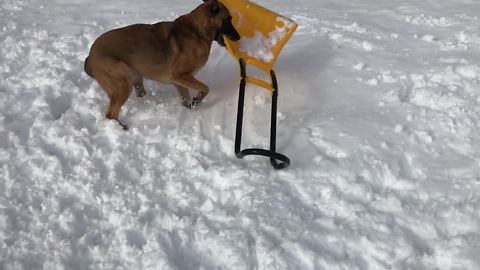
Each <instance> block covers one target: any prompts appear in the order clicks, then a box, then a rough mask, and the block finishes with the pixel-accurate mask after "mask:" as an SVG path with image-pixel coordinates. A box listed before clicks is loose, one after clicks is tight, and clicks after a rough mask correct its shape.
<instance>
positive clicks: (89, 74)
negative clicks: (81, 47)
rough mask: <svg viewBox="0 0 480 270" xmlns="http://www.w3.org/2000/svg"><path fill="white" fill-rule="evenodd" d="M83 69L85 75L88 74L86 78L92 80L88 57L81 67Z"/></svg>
mask: <svg viewBox="0 0 480 270" xmlns="http://www.w3.org/2000/svg"><path fill="white" fill-rule="evenodd" d="M83 69H84V70H85V73H87V74H88V76H90V77H92V78H93V73H92V68H91V67H90V65H89V63H88V57H87V58H85V64H84V65H83Z"/></svg>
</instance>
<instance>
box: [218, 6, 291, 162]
mask: <svg viewBox="0 0 480 270" xmlns="http://www.w3.org/2000/svg"><path fill="white" fill-rule="evenodd" d="M220 2H222V3H223V4H224V5H225V6H226V7H227V8H228V10H229V11H230V14H231V15H232V23H233V25H234V26H235V29H236V30H237V31H238V32H239V33H240V36H241V37H242V38H241V39H240V40H239V41H236V42H233V41H231V40H229V39H227V38H226V39H224V40H225V44H226V47H227V50H228V51H229V52H230V54H231V55H232V56H233V57H234V58H235V59H236V60H237V61H238V62H239V64H240V93H239V96H238V113H237V129H236V133H235V155H236V156H237V158H243V157H244V156H248V155H260V156H266V157H269V158H270V163H271V164H272V166H273V167H274V168H275V169H283V168H286V167H288V166H289V165H290V159H289V158H288V157H286V156H285V155H282V154H280V153H277V152H276V136H277V99H278V83H277V78H276V76H275V72H274V71H273V65H274V64H275V61H276V60H277V58H278V56H279V54H280V52H281V51H282V49H283V47H284V46H285V44H286V43H287V41H288V40H289V39H290V37H291V36H292V34H293V32H295V30H296V28H297V26H298V25H297V24H296V23H295V22H294V21H292V20H290V19H288V18H285V17H283V16H281V15H279V14H277V13H275V12H273V11H271V10H268V9H266V8H264V7H262V6H259V5H257V4H255V3H253V2H250V1H248V0H220ZM247 65H251V66H254V67H256V68H258V69H260V70H261V71H264V72H265V73H266V74H267V75H269V77H270V82H267V81H264V80H262V79H259V78H256V77H252V76H248V75H247V69H246V67H247ZM247 83H252V84H255V85H257V86H260V87H262V88H264V89H266V90H268V91H270V93H271V94H272V110H271V127H270V149H269V150H266V149H260V148H247V149H244V150H241V144H242V125H243V108H244V99H245V86H246V84H247Z"/></svg>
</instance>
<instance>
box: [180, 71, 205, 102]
mask: <svg viewBox="0 0 480 270" xmlns="http://www.w3.org/2000/svg"><path fill="white" fill-rule="evenodd" d="M173 79H174V81H175V84H179V85H181V86H183V87H186V88H190V89H194V90H197V91H199V93H198V95H197V96H195V97H194V98H193V100H192V104H191V107H196V106H197V105H198V104H200V102H202V100H203V99H204V98H205V97H206V96H207V95H208V92H209V89H208V86H207V85H205V84H204V83H202V82H201V81H199V80H197V79H195V78H194V77H193V76H192V75H191V74H181V75H177V76H174V78H173Z"/></svg>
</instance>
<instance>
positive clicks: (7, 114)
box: [0, 0, 480, 270]
mask: <svg viewBox="0 0 480 270" xmlns="http://www.w3.org/2000/svg"><path fill="white" fill-rule="evenodd" d="M199 2H200V1H199ZM199 2H198V3H197V2H195V1H186V0H179V1H176V2H175V4H170V2H165V1H156V2H155V1H153V2H152V1H145V0H138V1H136V2H135V3H134V4H132V2H131V1H128V2H127V1H126V0H117V1H112V0H105V1H93V0H74V1H59V0H44V1H40V2H39V1H33V0H16V1H13V0H5V1H3V2H1V3H0V6H1V8H0V45H1V46H0V78H1V80H0V179H1V181H0V269H6V270H11V269H267V270H271V269H468V270H475V269H480V259H479V258H478V254H480V217H479V210H478V209H480V170H479V167H480V154H479V153H480V151H479V150H480V147H479V146H480V144H479V140H480V133H479V130H480V90H479V89H480V80H479V77H478V76H479V74H480V17H479V15H478V10H479V7H480V6H479V4H478V3H477V2H476V1H471V0H457V1H454V2H452V1H447V0H437V1H423V2H422V1H412V0H403V1H387V0H381V1H373V0H365V1H331V0H325V1H317V0H302V1H293V2H292V1H273V0H258V1H257V2H258V3H259V4H261V5H264V6H266V7H268V8H270V9H273V10H275V11H277V12H279V13H281V14H283V15H285V16H286V17H288V18H292V19H293V20H295V21H296V22H297V23H298V24H299V27H298V29H297V32H296V33H295V34H294V36H293V37H292V39H291V41H290V42H289V43H288V44H287V45H286V46H285V48H284V50H283V52H282V54H281V55H280V57H279V59H278V61H277V63H276V67H275V68H276V73H277V76H278V79H279V86H280V92H279V94H280V96H279V121H278V138H277V148H278V150H279V151H280V152H281V153H284V154H286V155H287V156H288V157H289V158H290V159H291V160H292V165H291V167H289V168H288V169H286V170H283V171H275V170H273V169H272V168H271V167H270V165H269V163H268V160H267V159H264V158H261V157H247V158H245V159H242V160H240V159H237V158H235V156H234V154H233V140H234V126H235V117H236V104H237V89H238V66H237V64H236V63H235V61H233V60H232V58H231V57H230V55H229V54H228V53H227V52H226V51H225V49H224V48H220V47H218V46H216V45H215V46H214V47H213V49H212V54H211V57H210V59H209V62H208V64H207V66H206V67H205V68H204V69H203V70H202V71H201V72H200V73H199V74H198V77H199V78H200V80H202V81H203V82H205V83H207V84H208V85H209V86H210V89H211V91H210V94H209V96H208V97H207V98H206V99H205V101H204V103H203V104H202V105H201V106H200V107H199V108H198V109H197V110H194V111H190V110H187V109H184V108H183V107H182V106H181V105H180V102H179V100H178V98H177V94H176V91H175V89H174V88H173V87H171V86H168V85H162V84H157V83H155V82H151V81H147V82H146V88H147V90H148V92H149V94H148V95H147V96H146V97H144V98H137V97H135V96H134V95H132V97H131V98H130V99H129V101H128V102H127V104H126V105H125V106H124V108H123V111H122V114H121V119H122V120H123V121H124V122H126V123H127V124H128V125H129V126H130V130H129V131H128V132H125V131H123V130H122V128H121V127H120V126H119V125H118V124H116V123H115V122H113V121H108V120H105V118H104V112H105V109H106V106H107V103H108V100H107V98H106V96H105V94H104V93H103V92H102V90H101V89H100V87H99V86H98V84H96V83H95V82H94V81H93V80H92V79H91V78H89V77H88V76H87V75H86V74H85V73H84V72H83V60H84V58H85V57H86V56H87V54H88V50H89V47H90V45H91V44H92V43H93V41H94V39H95V38H96V37H97V36H98V35H100V34H101V33H103V32H105V31H107V30H109V29H112V28H114V27H119V26H123V25H128V24H132V23H137V22H144V23H153V22H157V21H160V20H172V19H174V18H176V17H177V16H179V15H180V14H184V13H186V12H189V10H191V9H193V8H194V7H195V6H196V5H197V4H199ZM269 99H270V98H269V93H268V92H267V91H264V90H261V89H258V88H256V87H253V86H252V87H249V89H248V91H247V96H246V100H245V101H246V109H245V113H246V116H245V119H244V141H243V145H244V146H245V147H247V146H262V147H265V146H267V145H268V134H269V117H270V115H269V109H270V102H269Z"/></svg>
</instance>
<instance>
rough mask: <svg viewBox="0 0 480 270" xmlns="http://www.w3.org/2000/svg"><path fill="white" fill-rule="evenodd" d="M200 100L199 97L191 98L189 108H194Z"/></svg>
mask: <svg viewBox="0 0 480 270" xmlns="http://www.w3.org/2000/svg"><path fill="white" fill-rule="evenodd" d="M201 101H202V100H201V99H200V98H198V97H194V98H193V99H192V104H190V106H191V109H194V108H196V107H198V105H200V102H201Z"/></svg>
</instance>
